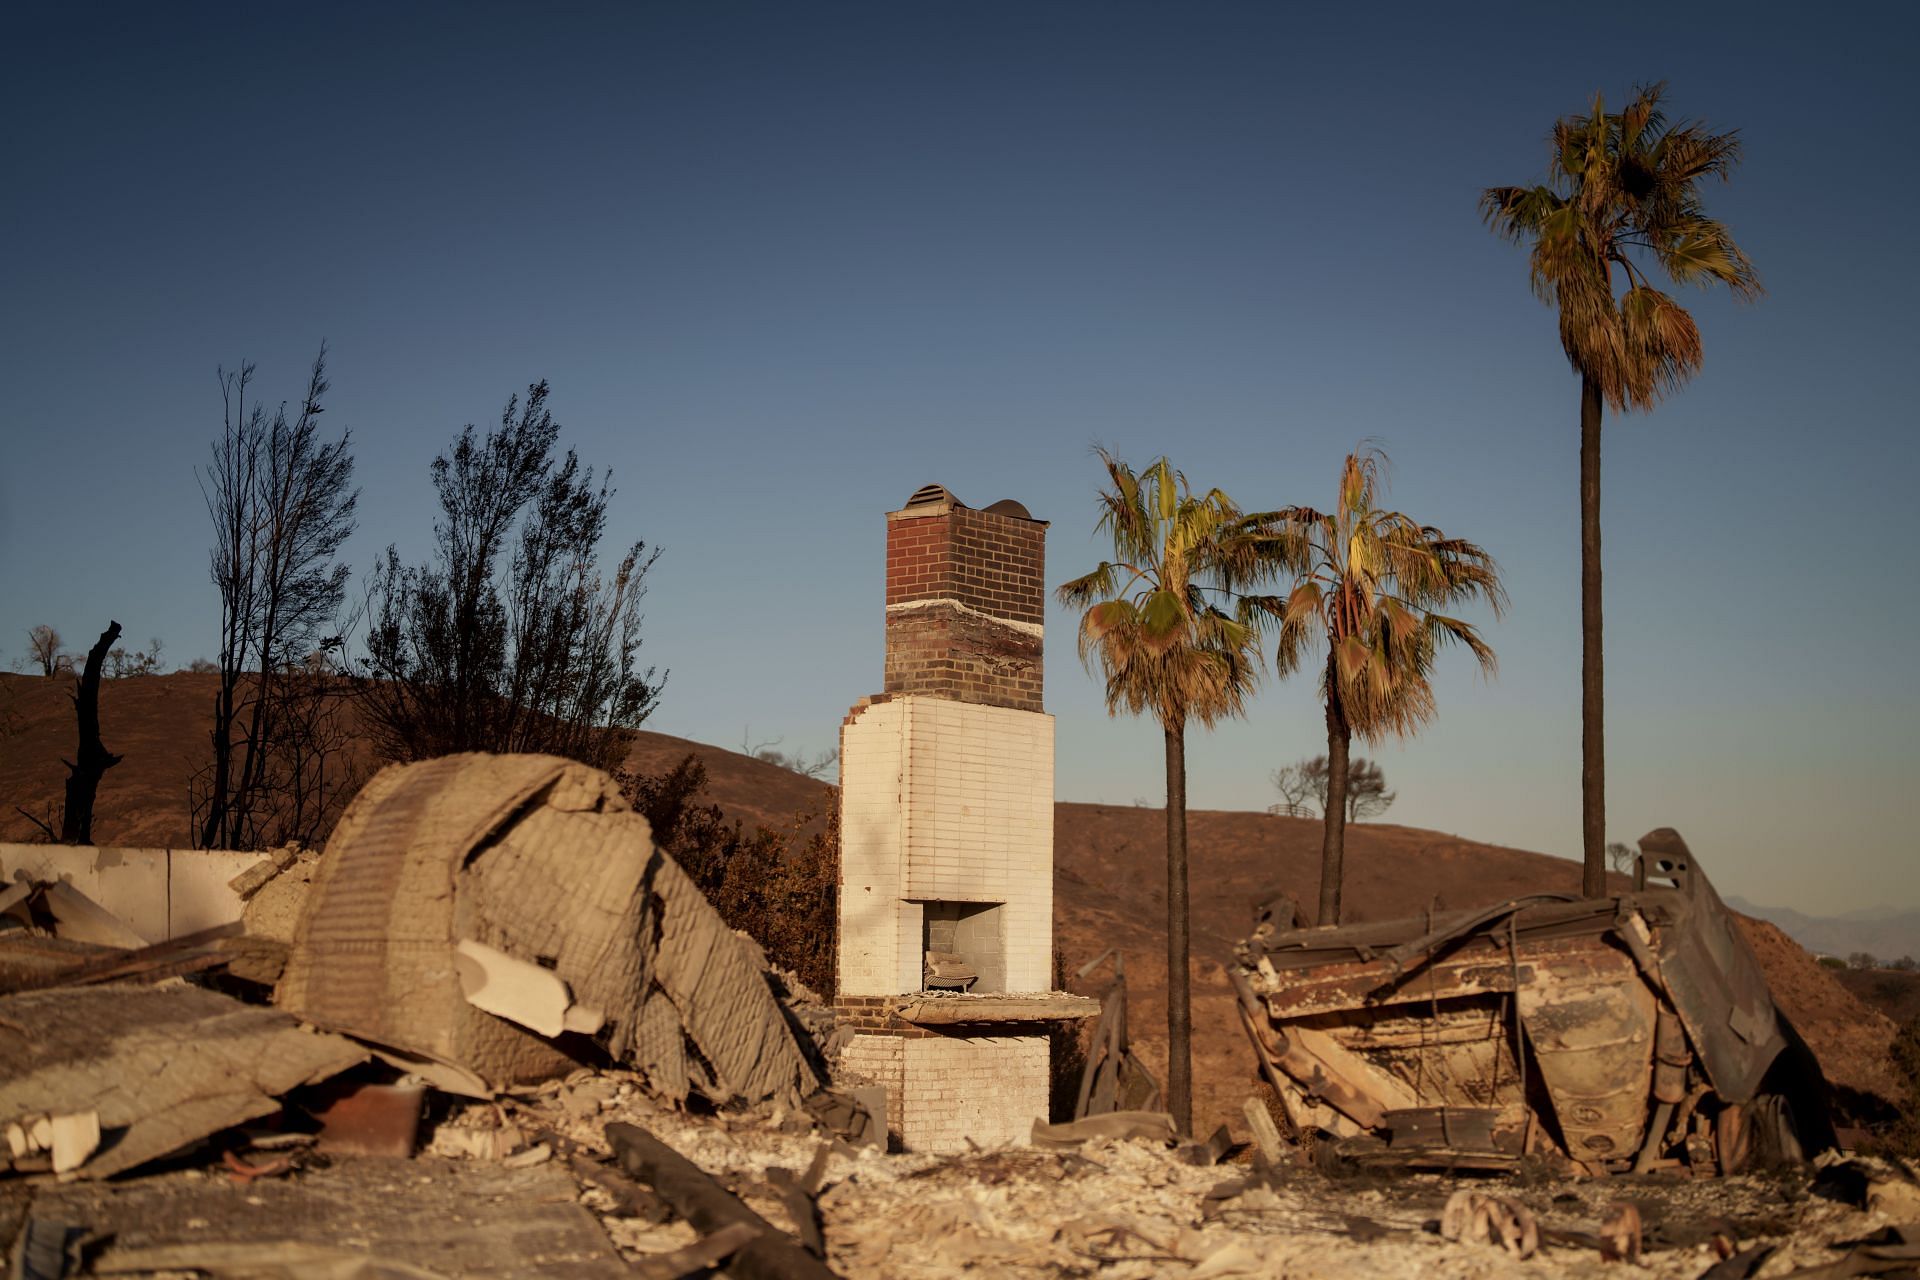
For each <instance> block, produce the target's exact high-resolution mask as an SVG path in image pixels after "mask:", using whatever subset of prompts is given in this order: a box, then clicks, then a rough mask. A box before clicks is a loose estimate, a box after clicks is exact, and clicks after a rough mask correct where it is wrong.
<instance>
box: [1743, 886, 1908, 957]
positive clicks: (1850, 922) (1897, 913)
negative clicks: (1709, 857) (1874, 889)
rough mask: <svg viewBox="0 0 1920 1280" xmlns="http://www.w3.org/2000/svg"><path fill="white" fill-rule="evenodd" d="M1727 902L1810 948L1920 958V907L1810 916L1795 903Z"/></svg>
mask: <svg viewBox="0 0 1920 1280" xmlns="http://www.w3.org/2000/svg"><path fill="white" fill-rule="evenodd" d="M1727 905H1728V906H1730V907H1732V908H1733V909H1734V910H1735V911H1740V912H1744V913H1745V914H1747V915H1750V916H1753V917H1755V918H1756V919H1760V920H1765V921H1767V922H1768V923H1769V924H1775V925H1778V926H1780V930H1781V932H1783V933H1785V934H1786V935H1787V936H1788V937H1789V938H1792V939H1793V940H1794V941H1795V942H1797V943H1799V944H1800V945H1801V946H1803V947H1805V948H1806V949H1807V950H1809V951H1814V952H1823V953H1825V954H1826V955H1830V956H1839V957H1841V958H1842V959H1845V958H1846V957H1847V956H1850V955H1852V954H1853V953H1854V952H1856V951H1864V952H1866V953H1867V954H1869V955H1871V956H1873V957H1874V958H1875V959H1878V960H1897V959H1899V958H1900V957H1901V956H1914V957H1916V958H1920V908H1914V907H1905V908H1902V907H1865V908H1862V909H1861V910H1859V911H1849V912H1847V913H1846V914H1844V915H1838V916H1810V915H1808V914H1807V913H1806V912H1804V911H1795V910H1794V909H1793V908H1792V907H1762V906H1756V905H1755V904H1754V903H1751V902H1748V901H1747V900H1746V899H1744V898H1738V897H1733V896H1731V895H1730V896H1728V898H1727Z"/></svg>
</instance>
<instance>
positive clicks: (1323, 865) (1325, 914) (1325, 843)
mask: <svg viewBox="0 0 1920 1280" xmlns="http://www.w3.org/2000/svg"><path fill="white" fill-rule="evenodd" d="M1332 647H1333V646H1331V645H1329V646H1328V648H1329V649H1331V648H1332ZM1352 742H1353V727H1352V726H1351V725H1349V724H1348V723H1347V712H1346V708H1345V707H1344V706H1343V705H1342V704H1341V701H1340V668H1339V665H1338V663H1337V662H1336V661H1335V659H1334V657H1333V654H1332V653H1328V655H1327V805H1326V809H1327V812H1326V819H1325V824H1326V825H1325V833H1324V835H1322V837H1321V841H1320V917H1319V923H1321V924H1323V925H1325V924H1339V923H1340V896H1341V894H1340V891H1341V888H1342V886H1343V882H1344V879H1345V876H1346V866H1345V864H1346V857H1347V753H1348V747H1349V746H1350V745H1351V743H1352Z"/></svg>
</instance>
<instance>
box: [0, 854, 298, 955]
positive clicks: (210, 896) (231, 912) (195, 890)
mask: <svg viewBox="0 0 1920 1280" xmlns="http://www.w3.org/2000/svg"><path fill="white" fill-rule="evenodd" d="M259 860H260V855H259V854H258V853H251V852H240V851H235V850H230V849H140V848H121V847H116V846H96V845H61V844H0V881H5V882H8V883H14V882H19V881H23V880H24V881H43V882H44V881H57V882H62V883H65V884H69V885H71V886H72V887H73V888H74V889H76V890H77V891H79V892H80V893H83V894H85V895H86V896H87V897H88V898H89V899H90V900H92V901H93V902H95V903H97V904H98V905H99V906H100V907H101V908H102V909H103V910H105V911H106V912H108V913H109V914H110V915H112V916H113V917H114V918H115V919H117V920H119V921H120V922H121V923H123V924H125V925H126V926H127V927H128V928H129V929H131V930H133V932H134V933H136V934H138V935H139V936H140V942H139V943H133V944H130V945H134V946H139V945H142V944H144V943H149V942H163V941H165V940H166V939H168V938H175V937H178V936H180V935H181V934H185V933H195V932H198V931H199V930H201V929H208V928H212V927H213V926H214V925H220V924H231V923H232V922H233V921H235V920H238V919H239V918H240V912H241V908H242V906H243V903H242V901H241V898H240V896H239V895H238V894H236V893H235V892H234V891H233V890H232V889H231V888H229V887H228V882H229V881H231V880H232V879H233V878H234V877H235V876H236V875H238V874H240V873H241V872H243V871H245V870H246V869H247V868H248V867H250V866H252V865H253V864H254V863H256V862H258V861H259Z"/></svg>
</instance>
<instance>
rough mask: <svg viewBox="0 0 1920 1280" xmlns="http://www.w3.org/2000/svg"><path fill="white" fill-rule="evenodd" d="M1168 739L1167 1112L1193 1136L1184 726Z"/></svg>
mask: <svg viewBox="0 0 1920 1280" xmlns="http://www.w3.org/2000/svg"><path fill="white" fill-rule="evenodd" d="M1166 735H1167V1109H1168V1110H1169V1111H1170V1112H1172V1114H1173V1123H1174V1127H1175V1128H1176V1129H1178V1130H1179V1131H1180V1132H1181V1133H1183V1134H1191V1133H1192V1132H1193V1009H1192V1005H1191V1002H1190V1000H1189V995H1188V981H1187V956H1188V952H1189V951H1190V950H1191V947H1190V943H1189V941H1188V937H1187V726H1186V723H1185V722H1184V721H1182V722H1181V723H1179V724H1175V725H1170V726H1168V727H1167V729H1166Z"/></svg>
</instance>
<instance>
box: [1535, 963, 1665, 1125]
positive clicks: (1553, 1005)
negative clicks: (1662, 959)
mask: <svg viewBox="0 0 1920 1280" xmlns="http://www.w3.org/2000/svg"><path fill="white" fill-rule="evenodd" d="M1623 960H1624V957H1623ZM1656 1011H1657V1007H1656V1004H1655V1001H1654V995H1653V992H1652V991H1651V990H1649V989H1648V987H1647V985H1646V983H1644V982H1642V981H1641V980H1640V977H1639V974H1638V973H1637V972H1636V971H1635V970H1634V968H1633V964H1632V962H1631V961H1625V962H1624V964H1623V966H1622V967H1620V968H1617V969H1615V970H1614V971H1613V972H1611V973H1608V972H1606V971H1605V969H1604V968H1602V967H1598V966H1596V967H1594V968H1588V969H1580V968H1575V967H1573V966H1558V965H1543V966H1540V967H1539V968H1538V970H1537V972H1536V976H1535V980H1534V981H1533V982H1530V983H1528V984H1526V985H1525V986H1523V987H1521V988H1520V1016H1521V1019H1522V1020H1523V1022H1524V1023H1525V1026H1526V1031H1527V1039H1528V1041H1529V1042H1530V1044H1531V1046H1532V1049H1533V1058H1534V1061H1535V1062H1536V1063H1538V1064H1539V1067H1540V1074H1541V1076H1542V1077H1543V1078H1544V1080H1545V1083H1546V1086H1547V1091H1548V1092H1549V1093H1550V1094H1552V1096H1553V1106H1554V1110H1555V1112H1557V1113H1558V1118H1559V1121H1560V1132H1561V1136H1562V1137H1563V1138H1564V1139H1565V1141H1566V1144H1567V1149H1568V1154H1569V1155H1571V1156H1572V1157H1573V1158H1574V1159H1576V1160H1609V1159H1615V1158H1617V1157H1619V1156H1622V1155H1625V1154H1628V1153H1630V1152H1633V1151H1636V1150H1638V1149H1639V1146H1640V1139H1641V1136H1642V1134H1643V1132H1644V1130H1645V1128H1646V1124H1647V1096H1648V1092H1649V1087H1650V1086H1651V1084H1652V1080H1653V1035H1654V1022H1655V1015H1656Z"/></svg>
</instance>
